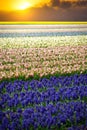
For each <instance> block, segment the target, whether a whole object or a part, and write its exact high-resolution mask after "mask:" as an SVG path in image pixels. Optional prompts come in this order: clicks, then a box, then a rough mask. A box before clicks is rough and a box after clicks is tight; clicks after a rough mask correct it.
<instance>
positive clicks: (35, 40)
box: [0, 34, 87, 48]
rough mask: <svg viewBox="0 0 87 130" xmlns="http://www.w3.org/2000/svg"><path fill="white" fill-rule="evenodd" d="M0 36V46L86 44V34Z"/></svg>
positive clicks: (34, 46)
mask: <svg viewBox="0 0 87 130" xmlns="http://www.w3.org/2000/svg"><path fill="white" fill-rule="evenodd" d="M4 35H5V34H3V37H2V36H1V37H0V48H20V47H21V48H32V47H33V48H41V47H43V48H46V47H57V46H63V45H83V44H84V45H86V44H87V35H74V36H71V35H70V36H67V35H64V36H56V35H54V36H47V37H46V36H44V37H43V36H41V37H40V36H38V37H29V36H28V37H22V35H21V34H20V35H21V36H20V37H17V36H16V35H15V37H10V36H9V34H8V36H7V37H5V36H4Z"/></svg>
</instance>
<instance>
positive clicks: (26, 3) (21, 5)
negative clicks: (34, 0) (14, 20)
mask: <svg viewBox="0 0 87 130" xmlns="http://www.w3.org/2000/svg"><path fill="white" fill-rule="evenodd" d="M29 7H31V4H30V3H29V2H23V3H21V4H20V5H18V10H25V9H27V8H29Z"/></svg>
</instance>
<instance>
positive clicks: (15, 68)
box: [0, 45, 87, 79]
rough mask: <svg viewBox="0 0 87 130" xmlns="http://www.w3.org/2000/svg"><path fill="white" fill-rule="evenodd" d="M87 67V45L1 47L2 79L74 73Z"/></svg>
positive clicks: (0, 66) (0, 69)
mask: <svg viewBox="0 0 87 130" xmlns="http://www.w3.org/2000/svg"><path fill="white" fill-rule="evenodd" d="M86 68H87V45H79V46H60V47H54V48H52V47H50V48H14V49H0V75H1V76H0V79H3V78H11V77H19V76H20V75H22V76H25V78H28V77H29V76H34V74H35V73H36V74H38V75H39V76H40V77H42V76H43V75H48V74H54V73H61V74H63V73H72V72H74V71H80V72H81V73H82V72H83V71H85V70H86Z"/></svg>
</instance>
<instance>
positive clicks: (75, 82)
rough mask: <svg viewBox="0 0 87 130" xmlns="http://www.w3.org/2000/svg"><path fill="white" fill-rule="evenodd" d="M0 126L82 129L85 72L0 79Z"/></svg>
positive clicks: (86, 114)
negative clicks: (11, 79)
mask: <svg viewBox="0 0 87 130" xmlns="http://www.w3.org/2000/svg"><path fill="white" fill-rule="evenodd" d="M0 109H1V110H0V130H33V129H34V130H36V129H37V130H51V129H52V130H77V129H78V130H79V129H80V130H81V129H83V130H85V129H86V126H87V124H86V123H87V74H81V75H77V74H75V75H73V76H60V77H55V76H52V77H50V79H47V78H41V79H39V80H31V81H29V80H28V81H23V80H15V81H13V82H8V81H3V82H1V83H0Z"/></svg>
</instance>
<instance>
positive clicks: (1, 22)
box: [0, 21, 87, 25]
mask: <svg viewBox="0 0 87 130" xmlns="http://www.w3.org/2000/svg"><path fill="white" fill-rule="evenodd" d="M1 24H4V25H5V24H87V21H85V22H83V21H8V22H7V21H0V25H1Z"/></svg>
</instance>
